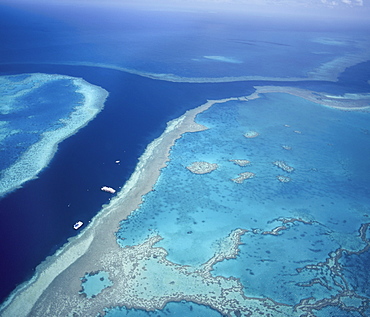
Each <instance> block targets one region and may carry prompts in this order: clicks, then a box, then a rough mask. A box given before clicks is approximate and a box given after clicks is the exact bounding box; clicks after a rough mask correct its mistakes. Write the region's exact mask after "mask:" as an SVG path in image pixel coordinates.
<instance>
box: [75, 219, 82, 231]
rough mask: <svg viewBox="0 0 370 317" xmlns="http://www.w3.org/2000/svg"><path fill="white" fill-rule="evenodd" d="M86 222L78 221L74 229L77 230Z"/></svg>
mask: <svg viewBox="0 0 370 317" xmlns="http://www.w3.org/2000/svg"><path fill="white" fill-rule="evenodd" d="M83 224H84V223H83V222H82V221H77V222H76V223H75V224H74V225H73V229H75V230H77V229H79V228H81V227H82V225H83Z"/></svg>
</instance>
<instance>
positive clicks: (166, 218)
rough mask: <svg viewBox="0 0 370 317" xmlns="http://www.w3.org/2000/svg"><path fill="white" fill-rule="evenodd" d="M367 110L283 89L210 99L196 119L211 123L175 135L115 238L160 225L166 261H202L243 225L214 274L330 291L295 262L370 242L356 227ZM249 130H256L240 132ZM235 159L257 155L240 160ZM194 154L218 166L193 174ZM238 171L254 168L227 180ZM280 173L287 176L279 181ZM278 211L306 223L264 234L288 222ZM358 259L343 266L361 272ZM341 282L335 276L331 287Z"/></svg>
mask: <svg viewBox="0 0 370 317" xmlns="http://www.w3.org/2000/svg"><path fill="white" fill-rule="evenodd" d="M368 120H369V115H368V113H348V112H344V111H340V110H336V109H330V108H325V107H323V106H321V105H318V104H314V103H312V102H309V101H306V100H304V99H301V98H298V97H294V96H291V95H287V94H266V95H263V96H262V97H261V98H260V99H257V100H253V101H248V102H227V103H224V104H221V105H214V106H213V107H212V108H211V109H209V110H207V111H206V112H204V113H201V114H200V115H198V117H197V120H196V121H197V122H198V123H201V124H203V125H205V126H207V127H209V130H206V131H202V132H197V133H190V134H186V135H185V136H183V138H181V139H180V140H178V141H177V142H176V145H175V146H174V147H173V148H172V151H171V156H170V162H169V163H168V165H167V167H166V168H165V169H163V171H162V174H161V176H160V178H159V180H158V182H157V184H156V186H155V188H154V191H152V192H150V193H149V194H147V195H146V196H145V197H144V203H143V205H142V206H141V207H140V208H139V209H138V210H137V211H136V212H135V213H134V214H132V215H131V216H130V217H129V218H128V220H126V221H123V222H122V223H121V227H122V228H121V230H120V232H119V233H118V237H119V238H120V239H122V238H123V239H124V240H120V239H119V243H120V244H121V245H122V246H125V245H131V244H137V243H139V242H140V241H143V240H144V239H145V238H146V237H147V236H148V235H150V234H151V233H152V232H154V233H156V234H159V235H161V236H162V237H163V238H164V239H163V240H162V241H160V242H159V243H158V244H157V245H158V246H161V247H163V248H164V249H166V250H167V251H168V252H169V254H168V257H167V258H168V259H169V260H170V261H173V262H174V263H180V264H182V265H192V266H200V265H201V264H202V263H205V262H206V261H207V260H208V259H209V258H211V257H212V256H213V254H214V253H216V252H217V249H218V248H217V247H218V240H219V239H220V237H222V236H227V235H228V234H229V233H230V232H231V231H232V230H235V229H236V228H242V229H247V230H248V233H247V234H245V235H244V236H243V239H242V241H243V243H244V244H243V245H242V246H241V247H240V251H241V252H240V253H239V255H238V257H237V259H236V260H234V259H233V260H227V261H223V262H221V263H219V264H217V265H216V266H215V270H214V272H213V274H214V275H215V276H217V275H221V276H225V277H230V276H234V277H237V278H240V279H241V282H242V284H243V285H244V287H245V290H244V292H245V294H247V295H248V296H258V297H269V298H273V299H274V300H277V301H279V302H284V303H287V304H295V303H297V302H299V300H300V299H301V298H306V297H309V296H310V295H313V294H314V296H315V297H316V298H320V297H321V296H324V297H325V296H326V297H328V292H327V290H326V289H324V290H323V289H322V287H315V286H314V287H302V286H299V285H298V284H299V283H301V282H304V281H305V280H306V279H307V276H306V275H304V274H303V275H304V276H301V275H300V274H297V271H296V269H298V268H300V267H304V266H305V265H307V264H309V263H312V264H315V263H318V262H320V261H322V260H323V259H325V258H326V257H327V255H328V254H329V253H330V252H331V251H335V250H336V249H338V248H344V249H346V250H350V251H358V250H361V249H362V248H364V247H365V246H366V244H365V243H364V242H363V241H361V239H360V238H359V234H358V230H359V228H360V226H361V223H364V222H366V221H367V220H368V217H369V214H368V212H369V207H368V206H369V198H368V196H367V194H366V193H368V192H369V190H370V188H369V179H368V177H369V176H368V173H367V171H368V170H369V168H370V166H369V162H368V161H367V160H364V159H363V158H364V157H368V156H369V154H370V153H369V149H370V144H369V142H370V138H369V134H368ZM313 121H314V122H315V124H314V125H313V124H312V122H313ZM286 125H288V126H286ZM250 130H253V131H257V132H258V133H259V136H257V137H256V138H252V139H248V138H246V137H244V133H245V132H247V131H250ZM298 132H299V133H298ZM285 145H288V146H289V147H290V149H288V150H287V149H284V148H283V146H285ZM232 159H246V160H249V161H250V162H251V163H250V164H248V165H247V166H244V167H241V166H238V165H236V164H235V163H233V162H230V160H232ZM277 160H279V161H284V162H286V164H288V165H289V166H292V167H294V171H293V172H286V171H282V170H280V169H279V168H278V167H276V166H274V165H273V164H272V163H273V162H274V161H277ZM197 161H206V162H209V163H216V164H218V166H219V167H218V169H217V170H215V171H213V172H211V173H209V174H204V175H196V174H192V173H191V172H190V171H188V170H187V169H186V166H189V165H190V164H191V163H192V162H197ZM242 172H252V173H254V174H255V176H254V177H253V178H251V179H247V180H245V181H244V182H243V183H242V184H239V183H235V182H233V181H231V179H232V178H236V177H237V176H238V174H239V173H242ZM278 175H283V176H285V177H289V178H290V179H291V180H290V182H288V183H282V182H279V180H278V179H277V176H278ZM169 189H171V190H169ZM281 219H301V220H304V221H306V222H308V223H307V224H306V223H302V222H299V221H297V222H294V223H292V224H291V225H287V229H286V231H285V230H284V231H283V232H282V233H280V234H279V235H277V236H275V235H269V234H263V233H264V232H266V231H271V230H273V229H274V228H276V227H278V226H281V225H283V222H282V220H281ZM297 250H300V251H299V252H297ZM350 258H351V257H350ZM358 267H359V266H356V267H354V266H351V265H348V266H345V270H346V271H347V272H352V274H357V270H358ZM352 270H354V271H352ZM361 272H362V274H365V275H367V274H368V273H367V270H366V269H364V268H362V270H361ZM310 274H313V276H311V279H313V278H314V276H315V273H312V272H311V273H310ZM360 285H361V284H360ZM360 285H359V286H360ZM360 287H361V286H360ZM339 290H340V289H339V287H334V286H333V290H332V291H331V292H330V293H329V294H330V295H335V294H336V292H337V291H339ZM312 292H313V293H312Z"/></svg>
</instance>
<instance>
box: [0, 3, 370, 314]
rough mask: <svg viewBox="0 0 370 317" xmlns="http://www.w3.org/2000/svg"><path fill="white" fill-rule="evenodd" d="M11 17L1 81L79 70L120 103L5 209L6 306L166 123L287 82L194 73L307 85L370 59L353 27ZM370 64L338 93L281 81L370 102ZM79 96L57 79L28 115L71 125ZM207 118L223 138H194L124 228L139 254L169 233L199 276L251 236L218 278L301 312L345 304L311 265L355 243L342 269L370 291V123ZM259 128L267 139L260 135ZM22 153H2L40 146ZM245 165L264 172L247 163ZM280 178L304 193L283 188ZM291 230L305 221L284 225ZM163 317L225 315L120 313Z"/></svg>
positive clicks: (173, 310) (175, 154)
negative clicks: (369, 97) (46, 106)
mask: <svg viewBox="0 0 370 317" xmlns="http://www.w3.org/2000/svg"><path fill="white" fill-rule="evenodd" d="M0 17H1V18H0V30H1V33H0V39H1V43H2V45H1V47H0V60H1V64H0V75H4V76H9V75H17V76H23V77H17V78H19V80H22V78H23V79H24V76H29V75H22V74H34V73H44V74H59V75H67V76H73V77H79V78H83V79H84V80H85V81H87V82H88V83H90V84H93V85H97V86H99V87H102V88H104V89H106V90H107V91H108V92H109V97H108V99H107V101H106V103H105V106H104V109H103V110H102V111H101V112H100V113H99V115H98V116H97V117H96V118H95V119H94V120H92V121H91V122H90V123H89V124H88V125H87V126H85V127H84V128H83V129H81V130H80V131H79V132H78V133H76V134H75V135H73V136H71V137H70V138H68V139H66V140H64V141H63V142H62V143H61V144H60V145H59V147H58V151H57V153H56V154H55V156H54V157H53V159H52V161H51V162H50V163H49V164H48V165H47V166H46V167H45V168H44V170H43V171H42V172H41V173H39V174H38V178H37V179H35V180H32V181H29V182H26V183H25V184H23V187H22V188H20V189H18V190H16V191H14V192H12V193H10V194H8V195H7V196H5V197H3V198H2V199H1V200H0V215H1V217H2V221H1V222H0V241H2V243H1V244H0V248H1V250H0V251H1V254H2V260H1V272H6V274H5V273H3V274H0V285H1V288H0V291H1V293H0V299H1V300H3V299H5V297H6V296H7V295H9V293H10V292H11V291H12V290H13V289H14V288H15V287H16V286H17V285H18V284H20V283H21V282H23V281H25V280H26V279H28V278H30V277H31V276H32V274H33V272H34V269H35V267H36V266H37V265H38V264H39V263H40V262H41V261H43V260H44V259H45V257H46V256H48V255H51V254H53V252H55V251H56V250H57V249H58V248H59V247H61V246H62V245H63V244H64V243H65V242H66V241H67V240H68V238H69V237H71V236H73V235H75V234H76V232H75V231H74V230H73V228H72V225H73V224H74V223H75V222H76V221H77V220H83V221H84V222H85V223H88V222H89V220H90V219H91V218H92V217H93V216H94V215H96V214H97V213H98V212H99V210H100V209H101V207H102V205H104V204H106V203H109V199H110V197H111V196H110V195H109V194H107V193H104V192H101V191H100V187H101V186H103V185H108V186H112V187H114V188H116V189H120V188H121V187H122V186H123V184H124V183H125V181H126V180H127V179H128V178H129V176H130V175H131V173H132V172H133V170H134V168H135V165H136V163H137V159H138V157H139V156H140V155H141V154H142V153H143V151H144V149H145V147H146V145H147V144H148V143H149V142H151V141H152V140H153V139H154V138H156V137H158V136H159V135H160V134H161V133H162V132H163V131H164V129H165V126H166V122H168V121H169V120H172V119H174V118H176V117H179V116H180V115H182V114H183V113H184V112H185V111H186V110H188V109H191V108H194V107H196V106H199V105H201V104H203V103H205V102H206V100H207V99H222V98H228V97H235V96H244V95H249V94H250V93H252V92H253V91H254V89H253V86H254V85H275V84H277V82H274V81H271V80H270V81H263V80H260V81H252V82H234V83H209V84H200V83H198V84H191V83H186V80H187V79H186V77H202V78H207V77H218V78H223V77H230V76H231V77H243V76H262V77H263V76H267V77H279V78H287V80H288V79H289V78H290V77H305V76H307V75H309V74H311V73H312V72H315V71H316V70H317V69H318V68H320V67H321V66H322V65H323V64H324V63H327V62H329V61H332V60H333V59H336V58H338V57H346V58H349V59H350V58H353V56H357V55H359V54H362V52H363V51H364V49H366V47H367V43H368V35H367V33H366V30H358V29H356V30H353V31H352V30H346V31H345V32H344V31H342V30H339V31H335V30H333V29H330V28H329V29H328V28H327V29H325V28H322V26H311V25H310V26H307V25H304V24H303V23H302V24H300V25H299V26H297V27H295V28H292V27H291V25H289V24H287V23H285V22H284V23H282V22H281V21H268V20H260V19H258V18H251V19H249V20H248V21H247V20H245V21H241V20H238V19H236V20H233V19H221V18H220V17H218V18H217V19H215V18H214V16H213V15H209V14H194V13H179V14H177V15H176V16H174V14H173V13H170V12H148V11H132V10H131V9H130V10H125V11H120V12H118V11H114V10H113V11H112V10H111V9H109V8H104V9H102V10H96V9H93V8H86V7H85V8H74V9H73V10H70V9H69V8H68V6H66V7H52V8H49V7H43V6H40V7H34V8H32V10H31V9H30V8H29V7H22V8H17V7H14V8H13V7H12V8H11V7H5V6H1V10H0ZM97 17H98V18H97ZM287 57H289V58H287ZM256 60H257V61H258V62H256ZM302 61H304V62H302ZM67 64H69V66H68V65H67ZM87 64H89V66H86V65H87ZM84 65H85V66H84ZM94 65H95V66H94ZM104 65H106V66H107V67H104ZM111 65H113V66H117V67H124V68H129V69H130V70H134V71H135V72H137V73H141V74H146V73H158V74H174V75H176V76H179V77H183V81H185V82H183V83H173V82H169V81H163V80H153V79H149V78H145V77H142V76H138V75H134V74H130V73H126V72H123V71H119V70H113V69H110V68H109V67H110V66H111ZM369 69H370V63H369V62H364V63H362V64H359V65H358V66H354V67H351V68H349V69H347V70H346V71H345V72H344V73H342V74H341V76H340V77H339V81H338V82H336V83H333V82H328V81H322V82H318V81H314V80H312V81H306V82H299V81H298V82H294V83H292V82H281V81H279V82H278V84H279V85H283V86H288V85H291V86H292V85H293V86H296V87H300V88H307V89H311V90H314V91H325V92H327V93H331V94H344V93H346V92H353V93H368V90H369V89H368V87H369V86H368V83H367V80H368V73H369ZM8 78H10V77H8ZM12 78H15V77H12ZM164 78H166V76H165V77H164ZM58 85H61V86H63V92H64V93H63V94H61V91H60V90H59V89H60V86H58ZM57 86H58V87H57ZM15 87H18V88H19V87H20V86H16V85H15ZM18 88H17V89H18ZM23 88H24V86H23ZM72 90H73V89H72V88H71V87H70V86H68V85H67V86H66V85H65V82H63V81H59V82H55V83H51V84H48V85H46V86H44V87H43V88H42V89H41V90H38V91H37V93H36V92H34V93H30V94H29V95H28V96H27V99H22V98H20V99H19V100H18V104H17V107H20V108H22V107H23V106H24V104H25V103H26V102H27V103H28V102H32V103H34V104H37V103H38V102H37V100H39V99H37V98H46V99H48V100H55V102H53V106H52V109H51V110H53V111H52V114H50V113H49V114H46V113H45V114H44V115H47V116H48V117H49V116H52V117H53V120H54V121H55V120H57V119H58V118H62V117H63V116H65V113H64V112H61V107H58V105H63V106H66V105H72V104H73V103H74V102H78V101H79V100H78V97H76V95H74V94H73V91H72ZM65 109H66V111H67V110H68V108H65ZM29 115H30V114H27V113H22V115H21V116H19V117H17V118H16V117H14V118H11V120H9V121H11V124H12V127H11V129H12V130H16V129H17V125H19V128H22V129H23V130H26V128H27V127H28V124H31V121H27V120H24V119H25V117H26V116H29ZM197 122H199V123H201V124H204V125H206V126H207V127H209V130H206V131H202V132H198V133H191V134H185V135H184V136H183V138H181V139H180V140H178V141H177V142H176V145H175V146H174V147H173V149H172V151H171V156H170V162H169V163H168V165H167V167H166V168H164V169H163V170H162V173H161V176H160V178H159V180H158V182H157V184H156V185H155V190H154V191H152V192H150V193H149V194H147V195H146V196H145V197H144V203H143V205H142V206H141V207H140V208H139V209H138V210H136V211H135V212H134V213H133V214H132V215H131V216H130V217H129V218H128V219H127V220H126V221H123V222H122V223H121V228H122V229H121V230H120V231H119V232H118V233H117V241H118V243H119V244H120V245H121V246H126V245H133V244H138V243H141V242H142V241H143V240H144V239H145V238H146V237H148V235H152V234H160V235H161V236H162V237H163V238H164V239H163V240H162V241H161V242H159V243H158V244H157V245H158V246H161V247H163V248H165V249H166V250H167V251H168V259H169V260H171V261H173V262H175V263H179V264H184V265H192V266H195V267H197V266H200V265H201V264H202V263H204V262H206V261H207V260H208V259H209V258H210V257H212V256H213V254H214V253H215V252H216V250H217V247H218V244H219V241H220V239H221V238H223V237H225V236H227V235H228V234H229V233H230V232H231V231H232V230H235V229H236V228H243V229H247V230H248V232H247V233H245V234H244V235H243V236H242V242H243V244H242V245H240V253H239V255H238V257H237V258H236V259H231V260H227V261H223V262H221V263H218V264H217V265H216V266H215V268H214V271H213V274H214V275H215V276H217V275H222V276H225V277H229V276H234V277H237V278H239V279H240V281H241V283H242V284H243V286H244V292H245V294H247V295H250V296H259V297H270V298H273V299H275V300H276V301H280V302H284V303H287V304H296V303H297V302H298V301H299V300H300V299H301V298H306V297H309V296H312V295H314V296H315V297H316V298H324V297H329V296H331V295H335V294H336V292H338V290H339V288H338V286H337V285H336V284H335V283H334V281H333V279H332V275H331V272H329V271H326V272H322V276H320V278H321V281H325V283H327V284H328V285H330V287H331V289H330V291H328V290H327V288H325V287H323V286H322V285H320V284H318V283H316V284H313V285H311V286H309V287H308V286H303V285H305V284H307V283H308V281H310V280H312V279H314V278H318V277H317V275H316V273H315V271H314V270H309V269H303V268H304V267H305V266H306V265H315V264H317V263H319V262H323V261H325V259H326V258H327V257H328V254H329V253H330V252H333V251H335V250H337V249H338V248H343V249H345V250H347V252H344V255H343V256H342V257H341V258H340V260H339V261H340V263H341V264H342V265H343V267H344V268H345V269H344V276H345V278H346V279H347V280H348V281H349V282H350V285H351V287H352V289H353V290H354V291H355V292H356V293H357V294H360V295H361V296H369V289H368V286H367V284H368V283H367V281H368V278H369V275H368V273H367V271H366V263H367V262H368V252H364V253H361V254H354V253H351V252H352V251H358V250H360V249H361V248H363V247H364V243H363V241H361V239H360V238H359V233H358V230H359V228H360V226H361V224H362V223H365V222H368V217H369V213H370V210H369V207H368V206H369V195H368V193H369V173H368V171H369V162H368V160H366V159H364V158H366V157H369V154H370V153H369V152H370V150H369V149H370V146H369V142H370V138H369V132H368V131H369V123H368V122H369V118H368V113H363V112H343V111H339V110H334V109H329V108H325V107H323V106H320V105H318V104H313V103H311V102H308V101H306V100H304V99H302V98H298V97H293V96H290V95H287V94H279V93H274V94H264V95H262V96H261V97H260V98H259V99H256V100H253V101H249V102H241V101H232V102H227V103H224V104H218V105H215V106H213V107H212V108H211V109H209V110H207V111H206V112H204V113H202V114H200V115H198V116H197ZM44 123H46V121H45V120H44V119H43V117H40V118H39V119H38V120H37V122H35V123H34V124H36V125H37V129H38V130H39V131H40V130H42V129H48V127H47V126H45V125H43V124H44ZM248 131H257V132H258V133H259V136H258V137H256V138H252V139H248V138H245V137H244V134H245V133H246V132H248ZM28 137H29V138H30V139H27V140H26V139H25V138H23V139H22V141H23V142H25V140H26V141H27V142H32V141H33V139H32V138H35V135H29V136H28ZM7 142H9V146H7V148H9V149H10V150H9V151H7V152H6V154H5V155H2V156H1V160H0V166H1V168H2V169H4V168H6V167H8V166H10V165H11V164H12V163H13V162H14V161H15V160H17V159H18V158H19V157H20V155H21V153H22V151H23V149H24V148H26V147H27V146H28V144H29V143H26V144H24V147H23V148H17V147H14V144H16V143H19V140H17V139H15V137H14V139H13V138H10V139H8V140H7ZM283 146H285V147H289V148H291V149H289V150H287V149H285V148H284V147H283ZM231 159H247V160H250V161H251V164H250V165H247V166H245V167H241V166H238V165H236V164H235V163H234V162H231V161H230V160H231ZM116 160H120V163H119V164H116V163H115V161H116ZM195 161H207V162H210V163H217V164H218V166H219V167H218V169H217V170H215V171H213V172H211V173H209V174H205V175H195V174H192V173H191V172H190V171H188V170H187V169H186V166H188V165H190V164H191V163H192V162H195ZM275 161H284V162H286V163H287V164H288V165H289V166H292V167H294V171H293V172H292V173H288V172H285V171H283V170H281V169H279V168H278V167H277V166H275V165H273V162H275ZM243 172H252V173H254V174H255V176H254V177H253V178H250V179H247V180H245V181H244V182H243V183H242V184H238V183H235V182H233V181H231V179H233V178H236V177H237V176H238V174H240V173H243ZM279 175H282V176H284V177H289V178H291V180H290V182H287V183H282V182H280V181H279V180H278V179H277V176H279ZM283 219H299V220H304V222H302V221H294V222H289V223H287V224H284V223H283ZM14 224H16V225H14ZM283 224H284V225H285V226H286V227H287V229H286V230H282V231H280V232H279V234H278V235H271V234H263V232H266V231H271V230H273V229H274V228H277V227H279V226H281V225H283ZM138 228H140V230H138ZM368 236H369V233H367V237H368ZM200 242H201V243H200ZM297 250H299V252H297ZM297 269H302V270H301V271H300V273H298V271H297ZM349 305H350V303H349ZM154 314H155V315H156V316H157V315H160V316H166V315H169V316H170V315H174V314H178V315H187V316H204V315H206V316H213V315H214V316H218V315H219V313H218V312H215V311H213V310H211V309H210V308H209V307H205V306H202V305H196V304H194V303H186V302H180V303H168V304H167V305H166V307H165V308H164V309H163V310H162V311H156V312H145V311H140V310H133V309H126V308H115V309H112V310H110V311H109V312H108V316H125V315H130V316H131V315H133V316H136V315H137V316H147V315H149V316H150V315H154ZM343 314H344V315H343ZM327 315H332V316H357V315H358V314H357V315H356V313H351V312H349V311H346V312H343V310H340V309H339V308H337V307H327V308H323V309H322V310H321V311H320V312H318V316H327Z"/></svg>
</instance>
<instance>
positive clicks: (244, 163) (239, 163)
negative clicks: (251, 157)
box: [229, 160, 251, 166]
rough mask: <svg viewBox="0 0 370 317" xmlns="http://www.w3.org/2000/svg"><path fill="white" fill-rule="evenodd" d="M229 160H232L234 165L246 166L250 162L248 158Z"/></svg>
mask: <svg viewBox="0 0 370 317" xmlns="http://www.w3.org/2000/svg"><path fill="white" fill-rule="evenodd" d="M229 161H230V162H234V163H235V164H236V165H239V166H247V165H249V164H250V163H251V162H250V161H248V160H229Z"/></svg>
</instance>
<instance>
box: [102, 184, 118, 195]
mask: <svg viewBox="0 0 370 317" xmlns="http://www.w3.org/2000/svg"><path fill="white" fill-rule="evenodd" d="M100 189H101V190H102V191H103V192H107V193H111V194H114V193H115V192H116V190H115V189H113V188H112V187H108V186H103V187H102V188H100Z"/></svg>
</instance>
